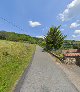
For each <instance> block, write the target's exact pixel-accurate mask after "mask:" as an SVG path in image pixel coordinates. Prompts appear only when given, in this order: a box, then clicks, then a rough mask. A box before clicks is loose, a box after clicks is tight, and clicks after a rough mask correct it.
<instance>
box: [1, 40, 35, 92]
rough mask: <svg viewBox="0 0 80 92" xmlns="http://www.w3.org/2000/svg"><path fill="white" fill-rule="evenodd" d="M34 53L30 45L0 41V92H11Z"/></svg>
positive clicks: (33, 46)
mask: <svg viewBox="0 0 80 92" xmlns="http://www.w3.org/2000/svg"><path fill="white" fill-rule="evenodd" d="M34 51H35V45H32V44H28V43H21V42H11V41H6V40H0V92H12V89H13V88H14V87H15V84H16V82H17V80H19V78H20V76H21V75H22V73H23V72H24V70H25V68H27V66H28V65H29V64H30V62H31V58H32V56H33V53H34Z"/></svg>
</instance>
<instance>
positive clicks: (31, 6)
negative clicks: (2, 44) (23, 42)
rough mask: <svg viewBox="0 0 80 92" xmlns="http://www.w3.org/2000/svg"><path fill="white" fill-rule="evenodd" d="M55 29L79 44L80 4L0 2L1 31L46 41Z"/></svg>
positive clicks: (78, 0) (72, 0) (77, 0)
mask: <svg viewBox="0 0 80 92" xmlns="http://www.w3.org/2000/svg"><path fill="white" fill-rule="evenodd" d="M52 25H53V26H59V25H62V26H61V31H62V33H63V34H65V35H67V39H74V40H80V0H0V30H5V31H12V32H17V33H24V34H27V35H31V36H35V37H43V36H44V35H46V33H47V32H48V30H49V27H51V26H52Z"/></svg>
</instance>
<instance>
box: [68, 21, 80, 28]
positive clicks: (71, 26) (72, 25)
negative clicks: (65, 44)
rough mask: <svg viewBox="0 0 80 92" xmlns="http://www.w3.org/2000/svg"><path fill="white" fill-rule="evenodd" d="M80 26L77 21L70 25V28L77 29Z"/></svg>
mask: <svg viewBox="0 0 80 92" xmlns="http://www.w3.org/2000/svg"><path fill="white" fill-rule="evenodd" d="M79 26H80V20H77V21H76V22H74V23H72V24H71V25H70V28H77V27H79Z"/></svg>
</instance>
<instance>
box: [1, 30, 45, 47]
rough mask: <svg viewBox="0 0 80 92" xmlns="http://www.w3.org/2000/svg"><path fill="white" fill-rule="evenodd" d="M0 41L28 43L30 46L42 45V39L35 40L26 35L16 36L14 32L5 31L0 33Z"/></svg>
mask: <svg viewBox="0 0 80 92" xmlns="http://www.w3.org/2000/svg"><path fill="white" fill-rule="evenodd" d="M0 39H2V40H9V41H15V42H23V41H24V42H28V43H31V44H39V45H42V41H43V39H42V38H36V37H31V36H29V35H26V34H18V33H15V32H6V31H0Z"/></svg>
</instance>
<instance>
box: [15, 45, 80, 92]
mask: <svg viewBox="0 0 80 92" xmlns="http://www.w3.org/2000/svg"><path fill="white" fill-rule="evenodd" d="M54 61H55V58H52V56H50V55H49V54H48V53H47V52H43V51H42V48H41V47H39V46H37V47H36V52H35V55H34V58H33V61H32V64H31V66H30V68H29V69H28V72H27V73H26V74H25V77H24V79H22V81H23V83H22V84H19V85H20V87H19V86H18V87H16V89H15V92H79V91H78V90H77V89H76V87H75V86H74V84H72V83H71V81H70V80H69V79H68V78H67V76H66V74H65V73H64V72H63V70H62V69H61V68H60V67H59V66H58V65H57V64H56V63H55V62H54Z"/></svg>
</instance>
